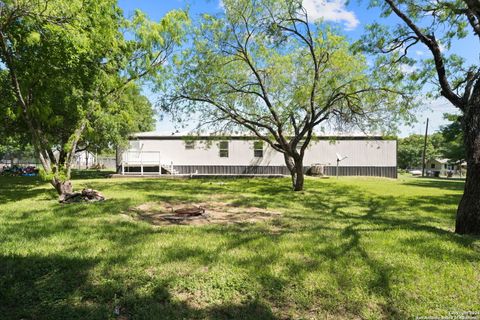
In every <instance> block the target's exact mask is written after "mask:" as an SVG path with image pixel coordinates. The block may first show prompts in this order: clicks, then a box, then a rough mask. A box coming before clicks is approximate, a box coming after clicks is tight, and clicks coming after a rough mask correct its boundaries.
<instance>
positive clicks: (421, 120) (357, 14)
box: [119, 0, 480, 136]
mask: <svg viewBox="0 0 480 320" xmlns="http://www.w3.org/2000/svg"><path fill="white" fill-rule="evenodd" d="M367 2H368V1H361V2H359V1H350V2H348V4H347V3H345V1H344V0H304V6H305V8H306V9H307V10H308V12H309V15H310V16H311V17H313V18H323V19H324V20H326V21H329V22H331V23H334V24H337V25H338V26H339V27H340V28H341V29H343V30H344V33H345V35H346V36H347V37H348V38H350V39H352V40H356V39H358V38H359V37H360V36H361V35H362V34H363V32H364V27H365V26H366V25H367V24H369V23H371V22H373V21H379V20H380V21H382V20H381V19H380V15H379V10H378V9H376V8H373V9H372V8H367ZM119 3H120V7H121V8H122V9H123V10H124V13H125V15H126V16H129V15H130V14H132V13H133V11H134V10H135V9H140V10H142V11H144V12H145V13H146V14H147V15H148V16H149V17H150V18H151V19H153V20H159V19H161V17H162V16H163V15H165V13H167V12H168V11H170V10H173V9H181V8H186V7H187V6H188V7H189V9H190V13H191V14H192V15H198V14H199V13H203V12H209V13H215V12H221V10H222V9H221V5H220V2H219V0H189V1H186V0H120V1H119ZM383 22H385V20H383ZM388 23H394V19H389V20H388ZM479 51H480V45H479V43H478V41H476V40H474V39H473V38H467V39H464V40H462V41H460V42H458V43H456V44H455V49H454V51H453V50H452V52H454V53H457V54H460V55H462V56H464V57H465V58H466V59H467V61H477V62H478V59H479V57H478V56H475V54H478V52H479ZM411 52H412V55H415V56H417V57H418V58H423V57H429V53H428V51H427V49H426V48H425V47H423V46H422V45H417V46H416V47H414V48H413V50H411ZM407 71H411V70H407ZM148 95H149V98H150V99H151V100H152V103H154V102H155V96H154V95H151V94H148ZM446 112H447V113H453V112H456V109H455V108H454V107H453V106H451V105H450V103H448V101H446V100H443V99H439V100H436V101H426V102H425V104H424V105H423V106H422V107H421V109H420V110H419V111H418V112H417V113H416V114H417V118H418V122H417V123H415V124H413V125H412V126H402V127H401V132H400V136H406V135H409V134H411V133H423V132H424V130H425V129H424V127H425V120H426V118H427V117H428V118H430V128H431V130H430V131H434V130H438V128H439V127H440V126H441V125H443V124H445V121H444V120H443V118H442V114H443V113H446ZM157 130H158V131H172V130H174V126H173V124H172V123H170V121H169V120H168V119H164V120H163V121H159V122H158V123H157Z"/></svg>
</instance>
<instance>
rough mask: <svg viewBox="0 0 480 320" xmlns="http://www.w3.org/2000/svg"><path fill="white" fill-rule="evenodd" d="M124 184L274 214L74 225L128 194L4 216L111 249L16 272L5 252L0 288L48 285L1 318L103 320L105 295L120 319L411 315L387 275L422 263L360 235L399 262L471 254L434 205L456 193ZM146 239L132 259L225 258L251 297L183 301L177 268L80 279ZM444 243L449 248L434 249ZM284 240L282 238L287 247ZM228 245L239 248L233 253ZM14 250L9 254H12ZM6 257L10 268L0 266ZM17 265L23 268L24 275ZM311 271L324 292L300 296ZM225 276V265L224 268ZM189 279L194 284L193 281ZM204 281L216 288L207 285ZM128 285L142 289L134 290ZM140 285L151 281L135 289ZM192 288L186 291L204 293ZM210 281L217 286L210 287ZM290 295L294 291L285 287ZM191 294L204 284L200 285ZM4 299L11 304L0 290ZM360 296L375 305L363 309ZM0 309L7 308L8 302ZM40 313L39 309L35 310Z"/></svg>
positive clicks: (43, 233)
mask: <svg viewBox="0 0 480 320" xmlns="http://www.w3.org/2000/svg"><path fill="white" fill-rule="evenodd" d="M126 183H127V184H128V187H126V186H125V185H124V183H122V184H121V187H122V188H130V189H131V190H135V188H136V187H140V188H142V189H144V192H146V199H148V200H154V199H158V198H160V199H164V198H165V197H163V196H162V195H161V193H162V191H169V192H172V193H171V194H169V195H168V196H167V197H168V198H169V200H191V199H195V197H196V196H198V197H208V196H209V195H215V194H217V193H220V192H222V193H225V195H226V196H227V197H228V198H229V199H230V201H233V203H236V204H237V205H239V206H257V207H261V206H269V207H270V206H274V207H276V208H282V209H283V210H284V216H283V217H282V218H281V219H280V220H279V221H275V222H271V223H266V224H252V225H246V224H242V225H228V226H205V227H199V228H196V229H193V227H185V228H182V227H161V228H155V227H151V226H149V225H148V224H146V223H144V222H135V221H130V220H120V219H116V220H114V221H111V222H108V221H103V220H99V223H98V224H88V223H86V222H88V221H89V219H93V218H102V217H105V218H108V217H109V216H112V215H113V216H116V215H117V214H121V213H122V212H124V211H125V210H127V209H128V208H129V207H130V206H131V205H133V202H132V201H130V200H128V199H112V200H109V201H107V202H105V203H101V204H94V205H93V206H91V205H86V204H79V205H77V204H75V205H71V206H58V207H55V208H54V209H53V211H54V214H53V215H52V217H48V218H45V220H44V221H40V222H39V223H38V224H37V225H35V226H34V227H32V226H31V225H29V224H28V222H27V221H21V218H20V220H19V221H15V222H16V223H24V224H23V225H21V226H19V225H17V226H12V228H10V229H8V230H6V233H15V232H18V231H19V230H21V232H22V237H26V238H27V239H32V240H35V239H38V240H41V239H42V237H48V236H54V235H55V234H56V233H65V232H67V233H70V234H71V235H72V237H74V235H75V233H78V234H83V235H87V236H88V235H91V236H92V237H95V238H98V239H99V240H102V239H107V240H108V241H109V243H110V244H109V250H110V251H111V252H108V254H105V255H99V257H98V259H99V260H98V261H97V260H88V259H87V260H86V261H87V262H85V264H83V262H82V261H84V260H83V259H79V260H75V259H74V258H64V257H63V256H62V257H61V258H59V259H57V258H55V256H53V258H52V260H51V261H48V259H47V258H39V259H40V260H41V261H40V262H36V261H35V259H36V258H35V256H34V257H33V258H32V264H38V265H40V266H42V265H44V267H41V268H40V269H39V270H40V271H39V272H36V271H35V270H33V271H29V270H28V265H29V263H25V262H20V266H21V267H20V269H19V270H20V271H19V273H15V271H14V270H12V266H13V265H15V264H14V262H13V261H11V262H10V263H9V262H8V260H7V263H6V264H5V263H4V264H2V262H0V266H1V268H0V270H4V269H5V270H8V271H6V272H1V273H0V275H6V276H4V277H2V279H6V280H2V282H1V284H2V286H0V290H2V289H1V288H3V287H5V286H3V284H4V283H5V284H7V285H13V283H14V281H15V278H19V279H20V282H21V283H23V285H22V287H23V288H24V290H25V291H29V290H30V289H29V288H28V284H29V283H31V282H34V283H33V285H32V288H36V287H35V286H42V285H46V284H44V283H42V279H44V278H46V279H49V283H51V286H50V287H47V288H48V290H40V292H43V293H42V295H36V294H35V293H25V299H26V300H32V299H33V298H29V296H28V295H33V297H34V298H35V299H37V300H36V301H37V302H38V303H37V307H36V308H37V309H35V307H33V306H27V305H23V304H22V305H20V308H19V309H20V310H21V312H20V311H18V312H16V313H10V315H13V316H12V318H15V316H17V315H20V316H22V315H21V313H22V312H23V310H31V311H32V312H33V314H34V315H37V318H40V319H41V318H55V317H56V316H57V315H58V312H60V311H61V310H63V311H62V312H66V314H67V315H69V314H71V317H70V318H81V317H82V316H85V315H86V316H85V318H95V317H97V318H102V317H104V316H105V315H107V317H108V316H111V312H113V311H112V310H113V307H114V303H113V300H114V296H115V295H117V298H118V301H119V302H118V303H119V305H120V306H121V310H122V315H125V316H126V317H129V318H132V319H152V318H153V319H155V318H162V319H179V318H180V319H181V318H187V319H280V318H281V319H287V318H293V317H294V316H292V313H291V312H298V314H300V315H311V317H312V318H315V317H317V318H323V317H325V315H329V316H331V317H332V316H335V315H339V317H340V316H343V317H344V318H355V317H357V318H358V317H362V312H364V310H365V309H368V308H377V309H378V310H377V313H375V316H376V317H378V318H389V319H402V318H407V317H409V316H411V315H408V314H407V313H406V311H405V310H404V308H405V305H404V304H402V303H404V301H407V299H408V297H405V296H404V293H402V292H398V291H396V287H397V286H398V285H399V283H398V281H399V280H398V279H399V275H402V274H408V275H416V274H418V273H419V272H422V271H421V270H418V269H415V266H414V265H412V264H407V263H404V262H402V260H399V261H395V262H391V261H388V260H387V259H385V258H384V257H382V255H381V254H380V255H379V253H378V251H379V250H380V249H379V248H378V247H377V248H371V247H370V244H371V242H369V241H376V240H371V239H372V238H375V237H382V236H383V235H385V237H386V238H389V239H390V241H392V242H394V243H395V245H394V246H391V247H389V248H382V249H381V250H380V252H382V250H385V251H387V250H390V251H391V252H388V253H389V254H392V253H393V254H394V255H398V256H402V255H405V254H408V257H409V259H414V260H415V259H417V260H418V261H421V259H424V258H428V259H431V261H432V263H434V264H435V263H439V264H440V263H443V261H444V260H447V261H455V262H456V263H465V262H478V261H479V254H478V252H475V251H474V250H468V249H471V246H472V243H474V242H475V241H476V240H477V239H476V238H474V237H468V236H458V235H456V234H454V233H453V232H452V231H451V230H450V229H448V228H447V227H446V225H448V224H447V223H448V221H449V220H448V219H450V221H451V222H452V223H453V214H454V212H443V211H445V207H444V206H445V205H448V206H450V205H453V204H454V203H455V202H456V201H458V199H459V196H458V195H451V194H448V195H439V196H411V197H406V198H402V197H393V196H378V195H372V194H369V193H366V192H364V191H363V190H361V189H360V188H355V187H351V186H337V185H333V184H332V185H330V183H329V184H322V187H324V188H325V190H326V191H325V192H323V193H321V192H318V193H316V192H308V191H307V192H304V193H292V192H290V191H289V190H287V189H285V190H284V191H278V190H276V187H275V186H271V185H270V182H264V181H258V182H257V183H256V185H253V186H251V190H250V191H249V192H245V193H244V194H243V195H241V196H237V195H236V194H235V192H234V191H232V190H235V188H237V187H238V186H235V187H234V188H232V189H229V188H230V187H229V186H228V185H227V186H225V187H223V186H221V185H218V184H208V183H207V184H205V185H204V187H203V189H202V190H198V189H199V185H198V184H191V185H189V184H188V183H184V182H179V183H176V182H175V183H171V182H168V183H160V182H150V181H147V180H146V181H140V182H137V181H129V182H126ZM137 183H140V185H138V184H137ZM100 184H103V182H101V183H100ZM439 188H440V187H439ZM237 191H238V190H237ZM257 192H260V194H257ZM157 193H160V194H159V195H157ZM433 217H435V218H433ZM437 217H438V218H437ZM49 219H58V220H59V223H58V224H55V223H54V221H53V220H49ZM445 221H446V222H447V223H446V222H445ZM84 223H85V225H84ZM50 224H51V226H50ZM19 227H21V228H19ZM30 229H32V230H30ZM35 229H36V230H35ZM193 230H195V231H194V233H196V235H197V236H199V235H200V236H205V237H211V238H218V239H219V242H218V243H213V244H211V243H210V244H209V245H208V246H207V245H203V244H202V243H191V242H189V241H188V239H189V238H188V236H186V235H187V234H191V232H192V231H193ZM404 231H405V232H408V235H407V236H404V238H399V239H395V236H391V235H389V233H390V232H392V233H395V234H401V232H404ZM170 237H173V238H175V239H179V241H166V240H171V239H170ZM180 240H181V241H180ZM220 240H221V241H220ZM152 241H156V242H162V246H161V247H159V250H160V252H159V256H160V258H158V259H156V260H153V262H146V263H145V265H144V266H143V267H145V268H148V267H149V266H155V267H158V268H162V267H163V265H164V264H165V265H168V264H170V263H175V262H178V263H184V264H182V265H186V266H187V269H193V270H195V269H196V268H198V267H200V266H206V267H211V268H214V267H216V266H219V265H222V266H226V268H231V269H232V270H234V271H232V272H235V273H240V275H239V277H241V278H242V279H243V280H244V281H245V282H248V283H254V284H255V285H256V292H255V293H256V295H257V297H249V298H246V297H245V299H243V300H242V301H235V302H233V301H228V300H226V299H225V300H223V301H222V302H219V303H210V304H208V305H198V304H196V301H195V300H194V299H193V300H192V301H190V300H189V298H188V297H187V298H183V299H180V298H179V296H178V292H177V291H175V290H176V289H174V288H173V287H174V285H175V284H174V283H175V281H176V280H178V279H181V280H182V281H185V282H182V283H187V285H186V287H183V288H181V289H183V290H186V291H187V292H188V293H196V292H193V290H194V289H191V290H190V288H189V287H188V281H187V280H188V278H189V274H173V275H172V276H171V278H169V277H166V278H165V277H164V276H162V277H157V278H154V279H146V278H145V277H142V276H139V275H138V274H137V273H135V274H130V273H129V272H126V273H124V274H122V273H119V274H115V272H114V271H112V273H108V272H106V271H105V275H102V276H101V280H102V281H101V282H102V284H99V283H97V282H93V281H92V280H91V279H89V278H88V277H86V276H82V275H84V274H88V270H90V269H91V268H93V267H94V266H95V265H98V264H99V263H102V264H103V265H105V266H108V268H112V269H115V268H117V267H119V268H123V269H125V268H127V269H128V268H129V266H130V265H129V264H130V263H132V256H134V253H135V252H138V251H139V250H142V249H144V246H147V245H148V244H149V243H150V242H152ZM450 244H453V245H454V246H453V247H450V248H444V247H445V246H448V245H450ZM74 245H75V244H74ZM284 246H288V247H287V249H285V247H284ZM282 247H283V249H282ZM67 248H68V247H67ZM83 249H85V250H86V251H87V249H88V248H82V244H78V245H76V247H71V248H68V250H72V251H74V252H79V253H82V252H83V251H82V250H83ZM237 252H244V253H245V252H246V253H248V254H243V255H238V254H237ZM407 252H408V253H407ZM0 258H3V257H0ZM6 258H7V259H9V258H8V257H6ZM14 259H17V260H18V259H20V261H21V259H22V258H19V257H16V258H14ZM24 259H29V257H26V258H24ZM62 259H66V260H67V262H62ZM44 260H45V261H46V262H45V261H44ZM26 261H28V260H26ZM70 263H72V264H78V267H77V269H75V266H72V268H73V272H74V273H73V274H76V273H78V274H80V276H79V278H80V280H83V281H79V282H72V283H70V284H69V283H67V284H66V288H67V289H66V290H63V289H62V287H63V286H64V284H63V282H62V281H63V280H62V279H65V278H67V280H65V281H70V280H68V278H69V276H72V277H73V278H74V279H75V277H74V276H73V274H70V273H69V272H67V271H66V270H67V269H68V268H63V266H64V265H65V264H67V265H68V264H70ZM7 264H8V265H9V266H10V267H8V268H5V267H4V266H6V265H7ZM149 264H150V265H149ZM355 266H356V267H359V270H361V272H362V273H361V274H358V273H352V271H355V270H352V268H354V267H355ZM48 268H50V269H54V270H55V268H57V269H58V270H60V271H58V272H56V273H55V272H53V273H52V275H51V278H48V272H46V271H45V270H46V269H48ZM137 268H138V266H137ZM22 270H23V271H22ZM41 270H44V271H41ZM187 271H189V270H187ZM28 272H32V273H33V274H32V275H31V276H29V274H28ZM45 274H47V275H45ZM316 274H324V275H325V274H326V275H327V276H328V279H326V280H325V282H328V281H331V282H332V283H333V285H332V286H333V288H334V289H333V290H332V289H329V287H323V286H322V285H323V283H320V284H317V285H318V287H317V288H315V290H313V291H312V292H307V293H305V294H304V293H303V291H308V290H309V288H310V287H311V286H310V285H309V282H310V281H311V280H310V279H311V277H314V276H315V275H316ZM67 275H68V276H67ZM207 275H208V273H207ZM228 276H229V274H228V273H227V275H226V276H225V277H227V278H228ZM199 277H200V278H199V279H200V280H201V281H202V280H204V279H203V278H201V276H199ZM220 277H223V276H222V275H220ZM32 279H34V280H32ZM74 279H72V280H71V281H74ZM195 279H196V278H195ZM208 279H209V278H208V277H207V279H206V280H204V281H206V282H208V281H209V280H208ZM322 281H323V280H322ZM355 281H357V282H355ZM410 281H413V280H410ZM37 282H38V283H37ZM234 283H235V282H234ZM215 285H217V286H218V284H215V283H214V284H212V286H215ZM220 285H222V284H220ZM223 285H225V284H223ZM400 285H401V284H400ZM434 285H435V284H432V286H434ZM7 287H8V286H7ZM57 287H58V289H57ZM71 288H76V289H75V290H74V289H71ZM139 288H142V290H137V289H139ZM144 288H150V289H151V290H148V292H145V291H144V290H143V289H144ZM202 288H203V287H200V289H196V290H200V291H201V290H205V289H202ZM207 288H208V287H207ZM40 289H42V288H40ZM214 289H218V290H223V289H225V290H228V289H229V288H217V287H214ZM359 289H360V290H362V294H364V295H365V296H368V297H367V298H362V299H360V298H359V299H357V300H356V298H355V292H356V290H359ZM189 290H190V291H189ZM233 290H237V289H233ZM34 291H38V290H34ZM4 292H7V293H8V292H10V291H4ZM292 292H294V296H291V293H292ZM242 293H243V292H242V290H241V289H238V294H239V295H241V294H242ZM200 294H208V292H205V291H201V292H200ZM304 295H305V298H303V296H304ZM8 296H11V294H10V293H9V294H8ZM72 297H73V298H72ZM258 297H261V299H258ZM370 297H375V298H370ZM2 298H3V296H2ZM302 299H304V300H302ZM0 300H2V299H0ZM8 301H12V300H11V298H10V300H8ZM50 301H57V302H58V304H57V309H55V306H54V307H52V308H50V309H51V310H50V309H49V306H50V305H51V302H50ZM64 301H74V302H73V303H72V305H71V309H68V308H67V307H66V306H65V303H64ZM372 303H373V304H375V305H373V306H372ZM43 305H46V306H47V307H43ZM10 306H11V307H12V304H11V303H10ZM312 306H313V307H312ZM0 308H1V307H0ZM13 308H15V307H13ZM28 308H29V309H28ZM62 308H65V309H62ZM313 308H315V309H316V310H317V311H315V310H313ZM292 310H294V311H292ZM0 311H3V310H2V309H0ZM42 312H44V314H43V315H42V314H40V313H42ZM315 312H318V313H315ZM322 312H324V313H322ZM22 314H23V313H22ZM298 314H297V315H298ZM7 318H8V317H7ZM18 318H20V317H17V319H18ZM26 318H27V319H28V317H26Z"/></svg>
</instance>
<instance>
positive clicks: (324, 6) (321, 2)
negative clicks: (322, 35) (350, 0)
mask: <svg viewBox="0 0 480 320" xmlns="http://www.w3.org/2000/svg"><path fill="white" fill-rule="evenodd" d="M303 6H304V7H305V10H307V13H308V15H309V17H310V19H312V20H317V19H320V18H322V19H324V20H325V21H333V22H339V23H343V24H344V25H345V29H346V30H353V29H355V28H356V27H357V26H358V25H359V24H360V21H359V20H358V19H357V17H356V16H355V13H354V12H353V11H349V10H347V8H346V0H303Z"/></svg>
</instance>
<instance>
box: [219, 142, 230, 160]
mask: <svg viewBox="0 0 480 320" xmlns="http://www.w3.org/2000/svg"><path fill="white" fill-rule="evenodd" d="M219 149H220V158H228V141H220V144H219Z"/></svg>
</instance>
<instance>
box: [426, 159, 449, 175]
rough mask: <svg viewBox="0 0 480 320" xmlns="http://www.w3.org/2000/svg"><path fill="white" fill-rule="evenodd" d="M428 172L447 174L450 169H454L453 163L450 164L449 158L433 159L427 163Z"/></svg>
mask: <svg viewBox="0 0 480 320" xmlns="http://www.w3.org/2000/svg"><path fill="white" fill-rule="evenodd" d="M425 170H426V171H427V172H432V173H435V172H437V175H438V174H440V175H441V176H446V175H447V172H448V171H451V170H453V167H452V165H450V164H449V159H438V158H437V159H431V160H429V161H427V163H426V164H425Z"/></svg>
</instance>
